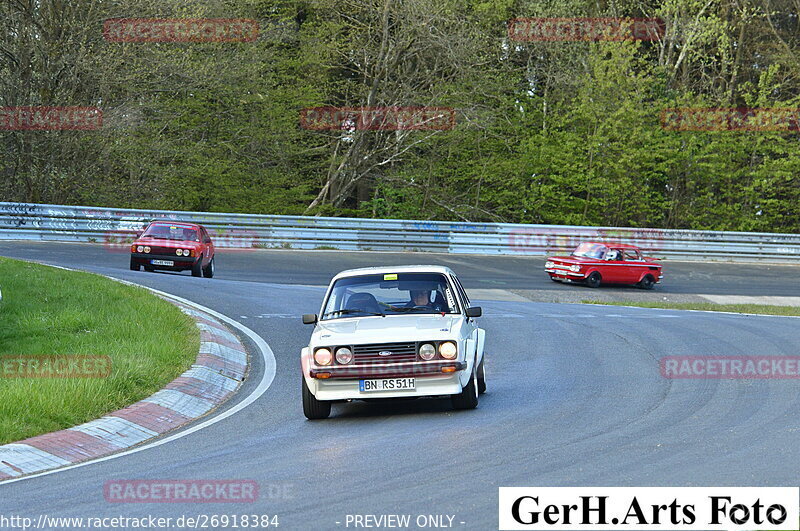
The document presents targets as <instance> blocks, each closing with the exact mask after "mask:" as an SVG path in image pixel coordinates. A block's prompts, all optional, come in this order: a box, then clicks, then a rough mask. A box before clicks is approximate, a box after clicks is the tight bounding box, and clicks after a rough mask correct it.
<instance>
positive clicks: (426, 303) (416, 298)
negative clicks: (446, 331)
mask: <svg viewBox="0 0 800 531" xmlns="http://www.w3.org/2000/svg"><path fill="white" fill-rule="evenodd" d="M410 293H411V300H410V301H408V303H407V304H406V308H414V307H416V306H421V307H424V308H430V309H431V310H433V311H436V312H441V311H443V310H442V305H441V303H440V302H439V301H438V297H437V302H431V292H430V291H428V290H413V289H412V290H410Z"/></svg>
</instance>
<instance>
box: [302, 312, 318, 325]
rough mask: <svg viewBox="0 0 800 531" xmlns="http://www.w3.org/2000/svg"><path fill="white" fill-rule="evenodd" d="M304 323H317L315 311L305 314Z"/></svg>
mask: <svg viewBox="0 0 800 531" xmlns="http://www.w3.org/2000/svg"><path fill="white" fill-rule="evenodd" d="M303 324H317V314H315V313H306V314H303Z"/></svg>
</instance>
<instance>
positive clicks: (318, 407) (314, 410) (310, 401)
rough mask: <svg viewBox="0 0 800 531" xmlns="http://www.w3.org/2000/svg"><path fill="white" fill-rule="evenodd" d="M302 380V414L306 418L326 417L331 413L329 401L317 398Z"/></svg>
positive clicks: (304, 380) (317, 418)
mask: <svg viewBox="0 0 800 531" xmlns="http://www.w3.org/2000/svg"><path fill="white" fill-rule="evenodd" d="M302 380H303V414H304V415H305V416H306V418H307V419H308V420H320V419H326V418H328V417H329V416H330V414H331V403H330V402H326V401H324V400H317V398H316V397H315V396H314V395H313V394H312V393H311V391H310V390H309V388H308V386H307V385H306V379H305V378H302Z"/></svg>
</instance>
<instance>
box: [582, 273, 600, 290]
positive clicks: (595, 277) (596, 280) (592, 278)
mask: <svg viewBox="0 0 800 531" xmlns="http://www.w3.org/2000/svg"><path fill="white" fill-rule="evenodd" d="M602 280H603V277H601V276H600V273H598V272H597V271H595V272H593V273H592V274H591V275H589V276H588V277H587V278H586V285H587V286H589V287H590V288H599V287H600V282H601V281H602Z"/></svg>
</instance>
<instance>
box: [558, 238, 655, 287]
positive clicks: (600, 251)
mask: <svg viewBox="0 0 800 531" xmlns="http://www.w3.org/2000/svg"><path fill="white" fill-rule="evenodd" d="M544 270H545V271H546V272H547V274H548V275H550V279H551V280H553V281H554V282H581V283H584V284H586V285H587V286H589V287H590V288H596V287H598V286H599V285H600V284H601V283H605V284H635V285H636V286H638V287H640V288H642V289H653V286H654V285H655V284H657V283H658V282H661V279H662V278H664V277H663V275H662V274H661V264H659V263H658V262H656V261H655V259H654V258H649V257H647V256H642V252H641V251H640V250H639V248H638V247H634V246H633V245H624V244H611V243H594V242H587V243H582V244H580V245H578V247H576V248H575V250H574V251H572V254H571V255H569V256H553V257H552V258H548V259H547V263H546V264H545V265H544Z"/></svg>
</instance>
